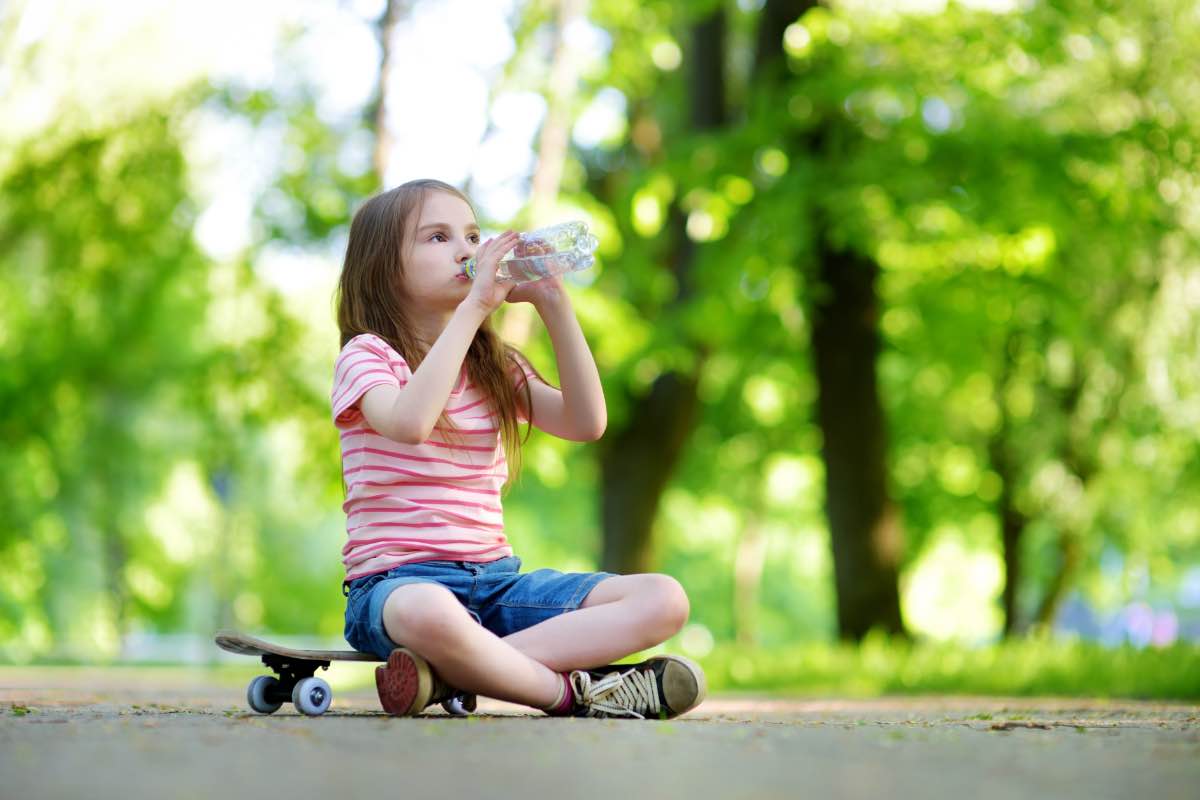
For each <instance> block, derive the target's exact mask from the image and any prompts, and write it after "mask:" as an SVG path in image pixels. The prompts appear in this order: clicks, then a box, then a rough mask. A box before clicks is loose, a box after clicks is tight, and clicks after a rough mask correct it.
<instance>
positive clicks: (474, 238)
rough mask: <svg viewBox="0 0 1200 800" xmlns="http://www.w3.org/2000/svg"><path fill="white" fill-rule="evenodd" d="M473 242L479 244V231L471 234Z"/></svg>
mask: <svg viewBox="0 0 1200 800" xmlns="http://www.w3.org/2000/svg"><path fill="white" fill-rule="evenodd" d="M471 244H479V234H478V233H475V234H472V235H471Z"/></svg>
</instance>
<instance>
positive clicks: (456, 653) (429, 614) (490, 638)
mask: <svg viewBox="0 0 1200 800" xmlns="http://www.w3.org/2000/svg"><path fill="white" fill-rule="evenodd" d="M383 623H384V629H385V630H386V631H387V634H388V636H389V637H391V639H392V641H394V642H403V643H404V646H405V647H408V648H410V649H411V650H413V651H414V652H416V653H418V654H419V655H421V656H422V657H424V658H425V659H427V660H428V661H429V663H430V664H432V665H433V667H434V669H435V670H437V673H438V675H439V676H441V678H442V680H444V681H446V682H447V683H449V684H451V685H452V686H454V687H456V688H458V689H461V690H463V691H466V692H472V693H474V694H481V695H484V696H486V697H495V698H497V699H499V700H507V701H509V702H513V703H521V704H523V705H527V706H533V707H535V708H545V707H547V706H549V705H550V704H552V703H553V702H554V701H555V700H556V699H557V697H558V692H559V689H560V687H561V685H562V679H561V678H560V677H559V676H558V675H557V674H555V672H554V671H553V670H551V669H550V668H549V667H547V666H546V665H545V664H541V663H539V662H537V661H535V660H534V659H531V658H529V657H528V656H526V655H524V654H523V653H521V652H520V651H519V650H517V649H516V648H514V647H513V646H512V645H510V644H508V643H506V642H505V641H504V640H503V639H501V638H500V637H498V636H496V635H495V634H494V633H492V632H491V631H489V630H487V629H486V628H484V627H482V626H481V625H479V624H478V623H476V622H475V620H474V619H472V618H471V616H470V614H468V613H467V610H466V609H465V608H463V606H462V604H461V603H459V602H458V600H457V599H456V598H455V597H454V595H453V594H451V593H450V591H449V590H448V589H445V588H443V587H441V586H437V585H435V584H432V583H419V584H408V585H405V586H401V587H400V588H398V589H396V590H394V591H393V592H392V593H391V594H390V595H389V596H388V599H387V602H386V603H384V606H383Z"/></svg>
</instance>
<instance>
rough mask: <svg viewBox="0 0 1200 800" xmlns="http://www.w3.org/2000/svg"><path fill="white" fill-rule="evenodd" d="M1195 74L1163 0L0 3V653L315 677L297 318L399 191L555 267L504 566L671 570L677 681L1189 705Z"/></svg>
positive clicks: (322, 396) (304, 390)
mask: <svg viewBox="0 0 1200 800" xmlns="http://www.w3.org/2000/svg"><path fill="white" fill-rule="evenodd" d="M1197 74H1200V6H1197V4H1196V3H1194V2H1191V0H1145V1H1144V2H1140V3H1119V2H1115V1H1114V2H1082V0H1078V1H1077V0H1066V1H1065V2H1053V3H1051V2H1047V1H1046V0H961V1H960V2H953V1H951V0H874V1H873V2H866V0H843V1H841V2H834V1H832V0H831V1H830V2H825V3H817V2H809V1H808V0H787V1H784V0H736V2H734V0H693V1H692V2H684V1H683V0H675V1H674V2H666V1H663V0H637V1H636V2H635V0H474V1H472V0H386V1H385V0H340V1H339V0H288V1H286V2H285V0H261V1H259V2H253V3H247V2H233V0H210V1H208V2H198V1H193V0H178V1H177V2H169V3H168V2H154V1H153V0H121V1H120V2H107V3H100V2H94V1H92V2H89V1H88V0H9V2H7V3H5V4H3V5H0V409H2V411H0V471H2V473H0V474H2V475H3V480H2V482H0V661H3V662H7V663H10V664H12V663H16V664H25V663H50V662H67V663H85V664H96V663H153V662H193V663H204V662H215V661H216V660H217V657H218V652H217V651H216V648H215V647H213V645H212V639H211V637H212V633H213V631H215V630H216V629H217V628H221V627H236V628H241V629H245V630H248V631H253V632H258V633H260V634H266V635H270V636H275V637H279V638H284V639H287V640H289V641H293V642H303V643H320V644H323V645H325V646H344V642H343V641H342V640H341V629H342V611H343V602H344V601H343V597H342V594H341V578H342V569H341V563H340V549H341V546H342V544H343V540H344V536H345V533H344V517H343V514H342V511H341V502H342V484H341V473H340V462H339V453H338V443H337V436H336V431H335V429H334V427H333V425H332V422H331V419H330V411H329V400H328V392H329V388H330V383H331V376H332V366H333V361H334V358H335V357H336V354H337V351H338V341H337V330H336V326H335V324H334V319H333V304H332V295H333V289H334V286H335V283H336V280H337V276H338V271H339V268H340V261H341V257H342V254H343V251H344V248H345V242H346V232H347V227H348V223H349V219H350V217H351V215H352V214H353V212H354V210H355V208H356V207H357V205H358V204H359V203H360V202H361V201H362V200H364V199H365V198H366V197H368V196H369V195H371V194H372V193H374V192H376V191H378V190H380V189H381V188H387V187H391V186H394V185H396V184H398V183H400V182H403V181H405V180H408V179H411V178H416V177H435V178H440V179H442V180H445V181H448V182H451V183H454V184H455V185H458V186H460V187H462V188H463V189H464V190H465V191H466V192H467V194H468V195H469V196H471V197H472V199H473V200H474V202H475V205H476V211H477V213H478V215H479V218H480V222H481V224H482V225H483V227H484V229H485V231H487V230H497V229H503V228H504V227H508V226H513V227H518V228H523V229H529V228H531V227H536V226H539V225H542V224H547V223H551V222H559V221H565V220H569V219H583V220H586V221H587V222H588V223H589V224H590V225H591V227H592V229H593V230H594V232H595V233H596V234H597V235H598V237H599V239H600V242H601V245H600V252H599V257H598V263H597V265H596V267H594V268H593V269H591V270H589V271H588V272H584V273H580V274H578V275H577V276H575V277H573V278H572V289H571V291H572V295H573V298H574V302H575V306H576V309H577V312H578V315H579V318H580V320H581V323H582V325H583V327H584V330H585V332H586V334H587V336H588V338H589V341H590V342H591V344H592V347H593V350H594V352H595V355H596V359H597V362H598V364H599V367H600V372H601V375H602V378H603V380H604V383H605V392H606V398H607V402H608V409H609V426H608V431H607V433H606V434H605V436H604V438H603V439H602V440H601V441H599V442H597V443H595V444H588V445H580V444H573V443H568V442H564V441H560V440H556V439H553V438H551V437H548V436H544V435H541V434H539V433H537V432H534V433H533V434H532V435H531V436H530V438H529V440H528V442H527V444H526V447H525V449H524V470H523V472H522V475H521V477H520V480H519V481H517V482H516V483H515V484H514V485H513V486H512V487H511V489H510V492H509V494H508V496H507V498H506V512H507V513H506V520H507V523H506V524H507V526H508V535H509V537H510V539H511V540H512V542H513V544H514V547H515V548H516V551H517V553H518V554H519V555H520V556H521V557H522V558H523V560H524V565H525V569H536V568H540V567H554V568H557V569H562V570H592V569H598V568H603V569H608V570H614V571H619V572H640V571H662V572H666V573H669V574H671V575H673V576H675V577H677V578H678V579H679V580H680V581H682V583H683V584H684V586H685V587H686V588H687V589H688V592H689V595H690V597H691V601H692V614H691V620H690V622H689V624H688V626H687V627H686V628H685V629H684V630H683V631H682V632H681V633H680V634H679V636H677V637H676V638H675V639H673V640H672V641H671V642H668V643H667V648H668V649H670V650H672V651H674V652H682V653H684V654H688V655H691V656H693V657H695V658H698V659H700V660H701V661H702V662H703V663H704V664H705V666H706V667H707V668H708V671H709V676H710V680H711V681H712V683H713V685H714V687H715V688H721V689H734V688H746V689H778V690H789V691H800V692H804V691H809V692H841V693H874V692H889V691H967V692H987V691H1002V692H1016V693H1020V692H1035V691H1040V692H1054V693H1065V694H1071V693H1094V694H1117V695H1132V696H1153V697H1197V696H1200V446H1198V444H1200V440H1198V438H1197V431H1200V391H1198V390H1200V322H1198V319H1200V316H1198V314H1197V312H1198V311H1200V238H1198V237H1200V180H1198V178H1197V170H1196V165H1197V164H1200V81H1197V80H1196V76H1197ZM531 312H532V309H531V307H529V306H513V307H511V308H507V309H503V310H502V311H501V312H499V314H498V326H499V328H500V330H501V332H502V334H503V335H504V336H505V337H506V338H507V339H508V340H509V341H510V342H512V343H514V344H516V345H517V346H518V347H520V348H521V349H522V350H523V351H524V352H526V353H527V354H528V355H529V356H530V358H531V359H532V360H533V362H534V363H535V364H536V365H537V366H538V368H539V369H540V370H542V371H543V373H544V374H547V375H548V377H550V379H551V380H553V379H554V378H555V370H554V360H553V353H552V350H551V349H550V346H549V341H548V338H547V337H546V335H545V332H544V329H543V328H542V326H541V324H540V322H539V321H538V320H537V318H536V316H535V315H532V314H531Z"/></svg>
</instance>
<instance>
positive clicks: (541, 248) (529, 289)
mask: <svg viewBox="0 0 1200 800" xmlns="http://www.w3.org/2000/svg"><path fill="white" fill-rule="evenodd" d="M553 252H554V248H553V247H552V246H550V245H549V244H548V243H546V242H543V241H541V240H538V239H534V240H528V241H523V242H520V243H518V244H517V250H516V255H517V257H518V258H521V257H523V256H548V255H551V254H552V253H553ZM565 294H566V292H565V290H564V289H563V283H562V278H561V277H560V276H558V275H552V276H550V277H548V278H542V279H541V280H538V281H532V282H529V283H522V284H520V285H518V286H516V287H515V288H514V289H513V290H512V292H510V293H509V295H508V302H510V303H533V305H534V306H535V307H539V306H541V304H542V303H544V302H547V301H550V302H553V301H555V300H558V299H560V298H561V297H563V296H564V295H565Z"/></svg>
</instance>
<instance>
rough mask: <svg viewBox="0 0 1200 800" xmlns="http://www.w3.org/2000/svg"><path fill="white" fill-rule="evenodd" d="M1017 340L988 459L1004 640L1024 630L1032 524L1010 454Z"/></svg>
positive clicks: (1004, 368)
mask: <svg viewBox="0 0 1200 800" xmlns="http://www.w3.org/2000/svg"><path fill="white" fill-rule="evenodd" d="M1015 347H1016V336H1015V335H1013V334H1009V335H1008V336H1007V337H1006V338H1005V342H1004V349H1003V352H1002V353H1001V356H1000V357H1001V365H1000V375H999V377H998V378H997V380H996V392H995V402H996V407H997V408H998V409H999V410H1000V427H999V428H997V430H996V432H995V433H994V434H993V435H992V436H991V437H990V438H989V439H988V459H989V460H990V461H991V463H992V469H993V470H994V471H995V473H996V474H997V475H998V476H999V477H1000V496H999V498H997V500H996V507H997V508H996V510H997V513H998V514H999V516H1000V548H1001V553H1002V555H1003V557H1004V592H1003V601H1002V602H1003V606H1004V636H1005V637H1006V638H1009V637H1012V636H1013V635H1014V634H1016V633H1018V632H1019V631H1020V629H1021V624H1020V622H1019V617H1018V609H1017V591H1018V589H1020V585H1021V577H1022V573H1023V572H1024V570H1023V569H1022V568H1021V541H1022V538H1023V535H1024V533H1025V526H1026V525H1027V524H1028V522H1029V520H1028V519H1027V518H1026V516H1025V515H1024V514H1023V513H1022V512H1021V511H1020V509H1018V508H1017V504H1016V487H1017V481H1018V480H1019V476H1018V475H1017V465H1016V460H1015V459H1014V458H1013V456H1012V453H1011V452H1010V451H1009V438H1010V436H1011V425H1010V421H1009V418H1008V409H1007V407H1006V405H1005V400H1004V395H1005V393H1006V391H1007V390H1008V381H1009V376H1010V375H1011V374H1012V365H1013V360H1014V359H1015V358H1016V353H1015V352H1014V348H1015Z"/></svg>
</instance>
